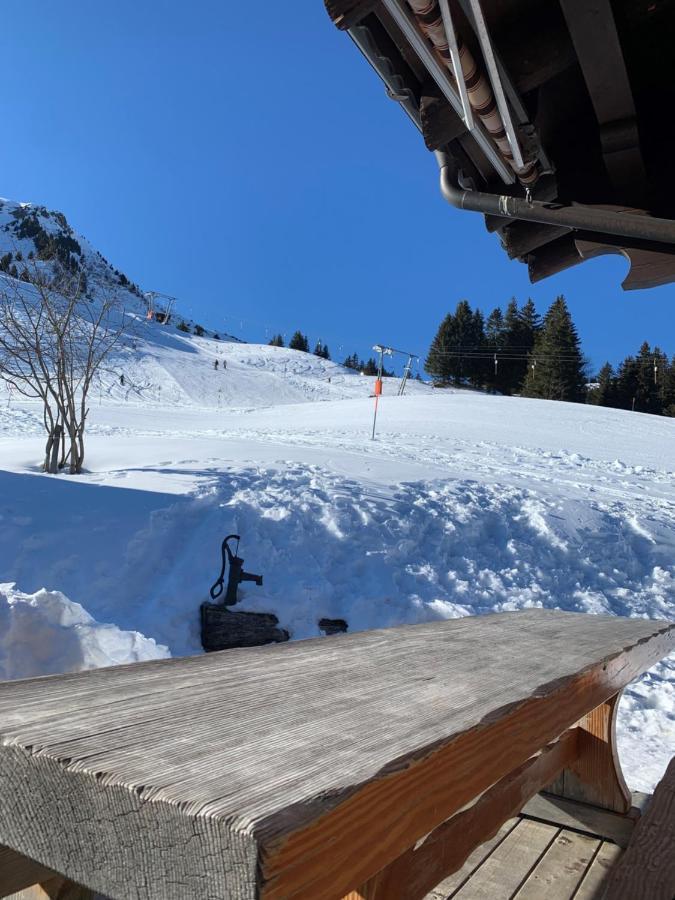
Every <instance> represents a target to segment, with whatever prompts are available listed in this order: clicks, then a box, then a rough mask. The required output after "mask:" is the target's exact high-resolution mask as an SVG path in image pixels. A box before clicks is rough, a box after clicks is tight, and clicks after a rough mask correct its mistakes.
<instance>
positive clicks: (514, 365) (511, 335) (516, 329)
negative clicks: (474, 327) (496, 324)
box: [499, 297, 527, 394]
mask: <svg viewBox="0 0 675 900" xmlns="http://www.w3.org/2000/svg"><path fill="white" fill-rule="evenodd" d="M523 346H524V336H523V320H522V319H521V316H520V311H519V309H518V301H517V300H516V298H515V297H512V298H511V299H510V301H509V303H508V306H507V307H506V314H505V316H504V340H503V352H504V358H503V359H500V361H499V369H500V370H501V371H500V372H499V387H500V390H501V391H502V392H503V393H504V394H514V393H517V392H518V391H519V390H520V388H521V385H522V384H523V382H524V380H525V376H526V374H527V360H526V359H524V358H518V357H522V356H523V353H524V351H523Z"/></svg>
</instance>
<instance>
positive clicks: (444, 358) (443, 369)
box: [424, 313, 454, 384]
mask: <svg viewBox="0 0 675 900" xmlns="http://www.w3.org/2000/svg"><path fill="white" fill-rule="evenodd" d="M453 322H454V317H453V315H452V313H448V314H447V316H446V317H445V318H444V319H443V321H442V322H441V324H440V325H439V326H438V331H437V332H436V336H435V337H434V339H433V341H432V342H431V347H429V353H428V354H427V358H426V360H425V362H424V371H425V372H428V374H429V375H431V377H432V378H433V380H434V381H435V382H437V383H439V384H448V383H449V381H450V378H451V367H450V353H451V352H452V349H453V348H452V341H453V335H454V329H453Z"/></svg>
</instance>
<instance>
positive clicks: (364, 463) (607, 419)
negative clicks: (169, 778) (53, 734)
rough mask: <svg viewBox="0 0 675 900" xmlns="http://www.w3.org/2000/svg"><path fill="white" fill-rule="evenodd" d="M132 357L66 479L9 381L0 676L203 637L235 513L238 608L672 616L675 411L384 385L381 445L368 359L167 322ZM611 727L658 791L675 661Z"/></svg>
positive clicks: (640, 785) (413, 616) (307, 623)
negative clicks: (332, 356) (77, 472)
mask: <svg viewBox="0 0 675 900" xmlns="http://www.w3.org/2000/svg"><path fill="white" fill-rule="evenodd" d="M214 358H219V359H220V360H222V359H227V362H228V367H227V370H226V371H225V372H223V371H222V370H218V371H215V370H214V368H213V359H214ZM123 363H124V369H123V371H124V372H125V380H126V381H127V382H133V385H134V389H133V390H130V388H129V385H128V384H127V385H125V386H122V385H121V384H120V383H119V380H117V379H110V380H109V381H108V382H106V383H105V384H102V385H101V386H100V389H99V391H98V393H97V392H96V391H95V392H94V394H93V395H92V404H91V410H92V411H91V425H90V438H89V445H88V446H89V451H88V452H89V458H88V464H89V466H90V471H89V473H88V474H87V475H85V476H83V477H82V478H80V479H77V480H73V479H69V478H68V477H67V476H60V477H47V476H42V475H38V474H37V465H36V464H37V462H38V461H39V458H40V454H41V452H42V446H43V443H44V436H43V433H42V425H41V420H40V416H39V409H38V408H37V407H36V406H35V405H33V404H30V403H18V402H17V401H16V398H10V399H9V402H8V401H7V398H6V397H5V399H4V401H3V397H2V394H1V393H0V482H1V490H0V581H2V582H7V583H15V585H16V587H10V586H9V585H8V584H5V585H4V586H3V587H4V589H5V590H4V593H2V592H0V622H5V623H6V622H10V621H11V629H12V630H11V631H10V632H7V633H11V634H12V635H13V637H12V639H11V642H12V646H14V645H16V646H21V647H22V648H24V649H23V651H22V654H21V668H20V669H19V668H17V665H18V664H17V659H18V656H17V654H16V652H15V653H14V656H13V659H14V663H11V662H8V659H10V656H11V654H10V649H9V647H8V643H7V640H5V644H4V645H3V643H2V639H1V638H0V673H2V672H3V671H4V676H5V677H18V676H19V675H22V674H31V671H30V667H31V666H32V667H33V669H32V671H33V672H34V673H35V674H40V673H42V672H47V671H49V672H52V671H59V670H65V669H72V668H82V667H88V666H91V665H101V664H110V662H115V661H117V662H123V661H130V660H132V659H137V658H152V657H153V654H154V655H162V654H164V653H165V652H166V651H165V647H166V648H168V649H169V650H170V652H171V653H172V654H174V655H180V654H186V653H196V652H199V651H200V645H199V634H198V607H199V604H200V603H201V602H202V600H204V599H206V597H207V596H208V588H209V587H210V585H211V583H212V582H213V581H214V580H215V577H216V575H217V573H218V570H219V551H220V542H221V540H222V537H223V536H224V535H225V534H227V533H230V532H237V533H240V534H241V535H242V544H241V554H242V555H243V556H244V557H245V559H246V564H245V568H246V569H247V570H249V571H254V572H259V573H262V574H263V575H264V579H265V581H264V588H257V587H255V586H249V585H245V586H244V588H243V589H242V590H241V597H242V608H246V609H250V610H258V611H270V612H274V613H276V615H277V616H278V617H279V620H280V624H281V625H282V627H285V628H288V629H289V630H290V631H291V633H292V637H293V638H305V637H309V636H314V635H317V634H318V633H319V630H318V620H319V619H320V618H321V617H322V616H328V617H331V618H337V617H341V618H345V619H346V620H347V621H348V623H349V628H350V630H358V629H364V628H372V627H381V626H383V625H396V624H402V623H408V622H422V621H428V620H431V619H438V618H449V617H455V616H463V615H469V614H482V613H488V612H492V611H502V610H512V609H520V608H524V607H532V606H541V607H548V608H552V607H556V608H561V609H565V610H571V611H583V612H588V613H590V614H614V615H632V616H636V615H637V616H647V617H653V618H675V564H674V562H673V561H674V560H675V492H674V491H673V485H674V482H675V472H674V471H673V470H674V469H675V452H674V451H673V438H674V437H675V428H674V426H675V423H674V422H672V421H669V420H661V419H656V418H655V417H650V416H639V415H635V416H631V415H630V414H628V413H622V412H618V411H614V410H603V409H593V408H589V407H580V406H573V405H571V404H550V403H544V402H538V401H527V400H520V399H517V398H498V397H488V396H485V395H481V394H474V393H472V392H464V391H457V392H452V391H448V392H432V391H431V390H430V389H429V388H428V387H426V386H424V385H419V384H413V385H412V386H411V393H410V395H409V396H407V397H404V398H400V399H399V398H395V397H391V396H388V395H387V394H388V393H389V394H391V393H392V390H391V388H392V387H394V388H395V387H396V384H397V383H393V385H392V383H388V384H385V396H384V398H383V402H382V405H381V412H380V425H379V432H378V440H376V441H374V442H373V441H370V440H369V439H368V437H369V431H370V424H371V415H372V406H371V401H370V400H368V399H367V398H368V395H369V393H370V391H371V390H372V379H363V378H361V377H360V376H358V375H355V374H352V373H350V372H346V371H345V370H344V369H342V368H341V367H339V366H335V365H334V364H331V363H327V362H326V361H323V360H317V359H316V358H315V357H312V356H309V355H307V354H297V353H294V352H292V351H286V350H277V348H268V347H257V346H254V345H243V344H218V343H217V342H214V341H208V340H206V339H204V340H200V339H195V338H184V337H182V336H181V337H177V336H175V335H169V336H166V333H165V332H161V334H160V338H159V339H158V340H157V341H155V342H154V343H148V344H147V345H142V346H140V349H139V350H138V351H136V352H135V353H131V352H130V351H129V352H127V354H126V356H124V358H123ZM329 378H330V381H328V379H329ZM139 386H140V387H139ZM160 386H161V390H160ZM318 401H321V402H318ZM123 488H126V489H123ZM43 588H46V589H47V590H46V591H42V592H41V589H43ZM40 592H41V593H40ZM54 592H62V594H61V593H59V594H58V596H57V594H55V593H54ZM64 595H65V596H64ZM54 597H57V599H56V600H55V599H54ZM69 604H70V605H69ZM75 607H76V608H77V609H76V613H77V614H75V613H73V609H74V608H75ZM54 609H58V610H59V615H58V616H56V618H55V613H54ZM41 610H43V612H44V616H43V619H44V621H43V622H42V623H41V620H40V616H41ZM64 610H65V611H64ZM59 616H60V618H59ZM101 623H103V624H101ZM105 623H114V625H111V624H105ZM4 627H5V629H6V630H7V629H8V628H9V626H8V625H5V626H4ZM73 628H77V629H79V631H80V632H81V633H82V635H85V633H86V640H85V639H84V637H83V638H82V645H83V649H82V650H80V651H77V652H76V649H73V647H75V645H74V644H73V645H72V647H71V645H70V644H68V646H69V647H71V650H69V651H68V652H67V653H66V652H65V651H64V652H63V653H60V651H57V650H56V649H55V650H54V653H53V654H52V655H51V656H50V654H49V653H47V654H46V655H45V652H44V649H43V650H42V651H39V650H38V647H37V646H36V641H34V640H33V641H31V640H30V639H29V638H30V635H29V634H28V631H29V630H33V631H35V633H36V634H42V635H44V636H45V637H44V641H46V642H49V641H52V642H53V643H54V644H55V645H56V644H58V643H59V641H62V640H65V636H66V634H72V630H73ZM97 629H103V630H102V631H101V632H100V633H101V640H100V641H99V642H98V643H97V638H96V635H97V633H98V632H97ZM111 629H112V630H111ZM58 635H61V638H59V637H58ZM69 640H70V638H69ZM76 643H77V642H76ZM3 654H4V663H3ZM3 664H4V667H5V668H4V670H3V669H2V665H3ZM619 736H620V751H621V756H622V760H623V763H624V768H625V770H626V772H627V777H628V781H629V783H630V785H631V787H632V788H634V789H640V790H650V789H652V788H653V786H654V784H655V782H656V781H657V780H658V778H659V777H660V774H661V773H662V771H663V769H664V768H665V765H666V762H667V760H668V758H669V757H670V756H671V755H672V753H673V752H674V751H675V658H671V659H669V660H665V661H664V662H662V663H660V664H659V665H658V666H656V667H655V668H654V669H653V670H651V672H649V673H647V674H646V675H645V676H643V677H642V678H641V679H639V680H638V681H637V682H636V683H635V684H633V685H631V686H630V688H629V689H628V690H627V691H626V693H625V695H624V698H623V700H622V703H621V707H620V712H619Z"/></svg>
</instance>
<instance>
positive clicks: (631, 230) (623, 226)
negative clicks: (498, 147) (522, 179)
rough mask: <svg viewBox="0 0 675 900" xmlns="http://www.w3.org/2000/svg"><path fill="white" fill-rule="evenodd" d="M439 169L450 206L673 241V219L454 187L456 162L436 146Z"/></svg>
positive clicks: (511, 217)
mask: <svg viewBox="0 0 675 900" xmlns="http://www.w3.org/2000/svg"><path fill="white" fill-rule="evenodd" d="M434 155H435V156H436V160H437V162H438V166H439V168H440V170H441V193H442V194H443V197H444V198H445V199H446V200H447V201H448V203H449V204H450V205H451V206H456V207H457V208H458V209H469V210H472V211H473V212H479V213H483V215H487V216H501V217H502V218H505V219H520V220H522V221H525V222H541V223H543V224H545V225H565V226H566V227H567V228H575V229H580V230H583V231H595V232H599V233H600V234H616V235H619V237H625V238H635V239H638V240H644V241H654V242H656V243H659V244H675V220H673V219H656V218H652V217H651V216H648V215H644V216H642V215H636V214H635V213H624V212H615V211H613V210H608V209H596V208H594V207H591V206H583V205H581V204H570V205H568V206H563V205H562V204H556V203H543V202H542V201H541V200H527V199H521V198H519V197H508V196H506V195H504V194H501V195H500V194H486V193H484V192H482V191H471V190H466V189H465V188H461V187H458V186H457V185H456V183H455V182H456V181H457V174H458V173H457V166H456V165H455V163H454V161H453V160H452V158H451V157H450V156H449V155H448V154H447V153H443V152H442V151H440V150H436V151H434Z"/></svg>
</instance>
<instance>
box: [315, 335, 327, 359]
mask: <svg viewBox="0 0 675 900" xmlns="http://www.w3.org/2000/svg"><path fill="white" fill-rule="evenodd" d="M314 356H318V357H319V358H320V359H330V353H329V352H328V344H324V343H323V342H322V341H321V339H320V338H319V340H318V341H317V342H316V344H315V346H314Z"/></svg>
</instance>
